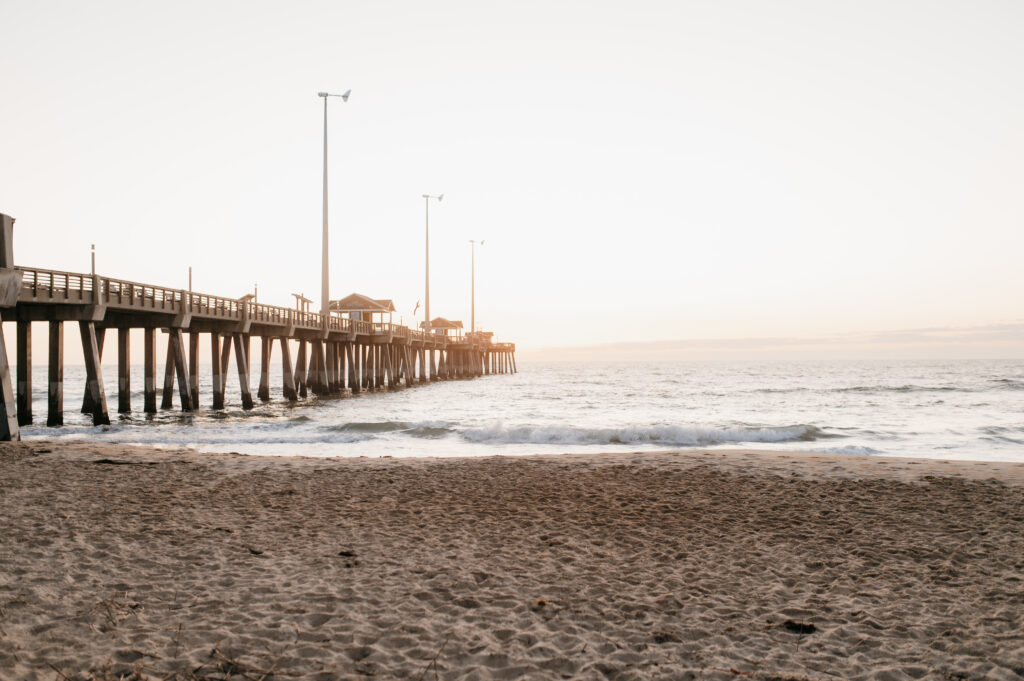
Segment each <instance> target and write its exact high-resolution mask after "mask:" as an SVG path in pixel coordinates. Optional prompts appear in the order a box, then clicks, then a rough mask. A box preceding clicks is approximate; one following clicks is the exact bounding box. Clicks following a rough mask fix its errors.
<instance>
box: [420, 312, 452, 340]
mask: <svg viewBox="0 0 1024 681" xmlns="http://www.w3.org/2000/svg"><path fill="white" fill-rule="evenodd" d="M420 328H421V329H426V328H427V323H426V322H420ZM430 331H431V332H432V333H436V334H438V335H441V336H461V335H462V322H460V321H458V320H456V321H451V320H449V319H445V318H444V317H434V320H433V321H432V322H430Z"/></svg>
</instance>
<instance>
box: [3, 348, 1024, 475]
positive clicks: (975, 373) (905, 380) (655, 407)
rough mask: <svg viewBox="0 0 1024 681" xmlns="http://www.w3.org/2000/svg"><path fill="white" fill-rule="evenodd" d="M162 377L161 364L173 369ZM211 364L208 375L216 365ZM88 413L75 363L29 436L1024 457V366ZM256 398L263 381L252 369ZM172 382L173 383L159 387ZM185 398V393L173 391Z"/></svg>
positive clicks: (175, 442) (137, 400)
mask: <svg viewBox="0 0 1024 681" xmlns="http://www.w3.org/2000/svg"><path fill="white" fill-rule="evenodd" d="M161 369H162V367H161ZM203 369H204V370H206V369H207V367H206V366H205V365H204V367H203ZM33 371H34V376H35V377H36V380H35V383H36V391H35V394H34V395H33V397H34V400H33V411H34V414H35V418H36V422H37V424H39V423H43V424H45V421H46V393H45V390H44V389H43V386H44V385H45V379H46V367H45V366H37V367H34V369H33ZM142 375H143V373H142V366H141V365H139V366H136V367H133V370H132V387H133V391H132V409H133V412H132V413H131V414H130V415H118V414H117V413H116V412H117V380H116V369H115V367H114V366H104V378H105V385H106V391H107V402H108V407H109V409H110V415H111V421H112V424H111V425H110V426H109V427H93V426H92V425H91V419H90V418H89V417H88V416H86V415H83V414H80V413H78V408H79V407H80V406H81V395H82V392H83V390H84V381H85V372H84V369H83V368H82V367H67V368H66V369H65V396H64V400H65V404H64V406H65V416H64V419H65V425H64V426H63V427H59V428H46V427H45V426H44V425H29V426H24V427H23V429H22V435H23V438H24V439H39V438H48V439H58V440H60V439H75V440H91V441H111V442H124V443H138V444H144V445H157V446H169V447H170V446H173V447H178V446H185V447H190V448H194V449H197V450H199V451H204V452H241V453H249V454H269V455H302V456H366V457H380V456H392V457H409V456H488V455H495V454H506V455H515V454H536V453H567V452H589V453H593V452H621V451H640V450H645V451H650V450H659V449H684V448H694V447H699V448H712V449H714V448H718V449H729V448H757V449H773V450H804V451H817V452H825V453H828V454H835V455H836V456H849V455H865V456H899V457H930V458H941V459H965V460H980V461H1024V361H1020V360H1000V361H995V360H993V361H987V360H986V361H982V360H977V361H974V360H958V361H888V362H887V361H758V362H671V363H664V362H657V363H656V362H637V363H624V362H609V363H539V362H538V363H532V362H527V361H520V362H519V373H518V374H514V375H509V374H504V375H495V376H485V377H482V378H477V379H472V380H462V381H445V382H438V383H431V384H429V385H423V386H416V387H414V388H409V389H404V390H399V391H396V392H376V393H363V394H360V395H358V396H356V397H350V396H349V397H340V398H331V399H324V400H318V399H315V398H310V399H307V400H300V401H299V402H298V403H296V404H293V405H289V404H288V403H287V402H285V401H284V400H283V399H282V396H281V388H280V383H281V380H280V367H279V366H275V367H274V372H273V373H272V379H273V381H272V395H271V397H272V400H271V402H269V403H266V404H260V403H259V401H258V400H257V406H256V408H255V409H253V410H251V411H243V410H242V409H241V406H240V399H239V396H238V392H237V391H238V384H237V375H235V374H234V373H230V374H229V379H228V409H226V410H224V411H216V412H215V411H212V410H211V409H210V408H209V407H210V400H211V391H210V382H209V381H210V377H209V373H208V372H207V374H206V376H204V377H203V380H202V382H201V404H200V411H199V412H197V413H195V414H183V413H182V412H180V411H179V410H178V409H174V410H173V411H166V412H163V411H162V412H160V413H158V414H156V415H153V416H147V415H145V414H143V412H142V402H143V400H142V391H141V388H142ZM252 381H253V386H254V387H253V392H254V394H255V385H256V383H257V382H258V372H257V371H255V370H254V372H253V376H252ZM161 385H162V381H161ZM174 399H175V405H177V402H178V395H177V391H175V395H174Z"/></svg>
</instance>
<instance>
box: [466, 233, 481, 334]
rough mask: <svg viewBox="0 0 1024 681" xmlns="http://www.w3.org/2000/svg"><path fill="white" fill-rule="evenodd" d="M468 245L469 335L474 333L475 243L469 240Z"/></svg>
mask: <svg viewBox="0 0 1024 681" xmlns="http://www.w3.org/2000/svg"><path fill="white" fill-rule="evenodd" d="M469 243H470V244H472V245H471V246H470V247H469V252H470V270H469V272H470V274H469V330H470V332H471V333H476V241H475V240H473V239H470V240H469ZM480 245H481V246H483V245H484V240H483V239H481V240H480Z"/></svg>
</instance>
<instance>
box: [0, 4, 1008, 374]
mask: <svg viewBox="0 0 1024 681" xmlns="http://www.w3.org/2000/svg"><path fill="white" fill-rule="evenodd" d="M0 26H3V34H4V38H3V49H2V51H0V83H2V92H3V96H2V98H0V159H2V160H0V212H4V213H7V214H10V215H13V216H14V217H15V218H17V220H18V222H17V225H16V227H15V258H16V261H17V262H18V263H19V264H23V265H32V266H39V267H45V268H51V269H62V270H72V271H88V268H89V245H90V244H91V243H95V244H96V248H97V253H98V271H99V272H100V274H103V275H108V276H116V277H122V278H126V279H133V280H136V281H144V282H147V283H153V284H158V285H168V286H178V287H182V288H184V287H186V286H187V268H188V266H189V265H191V266H192V267H193V268H194V282H195V289H196V290H197V291H202V292H206V293H213V294H217V295H228V296H240V295H243V294H244V293H246V292H248V291H251V289H252V286H253V284H254V283H258V284H259V297H260V301H261V302H268V303H276V304H280V305H291V304H292V298H291V296H290V295H289V294H291V293H292V292H304V293H306V294H307V295H308V296H309V297H311V298H314V299H318V298H319V288H320V287H319V280H320V230H321V215H320V201H321V173H322V167H321V162H322V125H323V120H322V116H323V109H322V100H321V99H319V98H318V97H317V96H316V93H317V92H318V91H320V90H330V91H332V92H343V91H344V90H346V89H348V88H351V89H352V97H351V100H350V101H349V103H348V104H343V103H342V102H341V100H340V99H332V100H331V102H330V110H329V126H330V138H329V141H330V185H329V194H330V205H331V213H330V224H331V239H332V248H331V262H332V268H331V291H332V297H336V298H340V297H342V296H343V295H346V294H348V293H350V292H352V291H358V292H360V293H365V294H367V295H370V296H373V297H380V298H385V297H387V298H393V299H394V300H395V303H396V305H397V307H398V308H399V313H398V314H397V315H396V321H397V319H398V316H403V317H404V321H405V322H406V323H409V322H410V320H411V317H412V310H413V307H414V306H415V304H416V301H417V300H420V299H422V297H423V283H424V282H423V266H424V263H423V231H424V224H423V223H424V216H423V200H422V199H421V198H420V196H421V195H422V194H424V193H432V194H437V193H442V192H443V193H444V194H445V199H444V202H443V203H441V204H440V205H437V204H433V205H432V206H431V237H432V238H431V275H432V276H431V308H432V309H431V312H432V313H433V314H434V315H443V316H447V317H450V318H456V319H462V320H464V321H465V322H466V324H467V325H468V323H469V316H470V311H469V304H470V290H469V289H470V250H469V249H470V246H469V243H468V240H469V239H478V240H479V239H484V240H486V245H485V246H483V247H482V248H478V250H477V321H478V324H480V325H482V326H484V327H485V328H487V329H490V330H493V331H495V332H496V334H497V336H498V337H499V338H501V339H507V340H513V341H516V342H517V343H518V344H519V347H520V348H521V349H524V350H527V351H528V350H530V349H536V348H545V347H552V346H581V345H588V344H592V343H615V342H624V341H643V342H649V341H668V340H674V339H717V338H787V339H793V338H797V339H799V338H804V337H832V336H833V335H835V334H839V335H842V334H851V333H874V332H881V331H886V330H894V329H919V328H928V329H931V328H947V327H950V328H958V329H959V328H970V327H985V328H987V327H989V326H992V325H1001V324H1016V323H1019V322H1020V321H1022V320H1024V311H1022V302H1024V295H1022V291H1024V266H1022V265H1021V257H1022V254H1024V88H1022V87H1021V74H1022V73H1024V40H1022V39H1021V36H1022V35H1024V3H1021V2H1016V1H1007V2H979V1H974V0H972V1H964V2H936V1H934V0H928V1H922V2H900V1H892V0H887V1H885V2H859V1H858V2H818V1H808V2H791V1H773V2H761V1H751V2H718V1H707V2H685V1H672V2H650V1H648V2H645V1H643V0H639V1H638V0H631V1H630V2H625V1H622V2H595V1H586V2H584V1H580V2H572V1H566V2H514V3H513V2H507V3H487V2H430V3H424V2H387V1H374V2H322V3H315V2H288V3H269V2H230V3H229V2H173V3H169V2H160V3H158V2H65V3H58V2H45V1H31V2H28V1H25V2H17V1H12V0H3V1H2V2H0ZM420 315H422V308H421V311H420ZM1011 328H1019V327H1011ZM38 335H40V336H41V335H43V334H38ZM70 344H71V343H69V345H70ZM1022 346H1024V343H1018V344H1017V350H1015V351H1014V352H1015V353H1016V355H1014V356H1020V355H1021V354H1022V352H1024V351H1022V350H1021V347H1022ZM1011 354H1013V353H1011Z"/></svg>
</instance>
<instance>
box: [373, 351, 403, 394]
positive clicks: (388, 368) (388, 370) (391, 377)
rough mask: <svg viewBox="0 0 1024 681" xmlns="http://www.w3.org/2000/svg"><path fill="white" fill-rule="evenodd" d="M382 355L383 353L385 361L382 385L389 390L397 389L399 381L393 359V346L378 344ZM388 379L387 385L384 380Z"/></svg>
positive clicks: (382, 371)
mask: <svg viewBox="0 0 1024 681" xmlns="http://www.w3.org/2000/svg"><path fill="white" fill-rule="evenodd" d="M377 347H378V348H379V349H380V351H381V355H383V359H384V361H383V362H382V363H381V364H382V366H381V381H380V382H381V385H382V386H383V387H385V388H387V389H388V390H397V389H398V381H396V380H395V365H394V363H393V362H392V361H391V346H389V345H379V346H377ZM385 380H386V381H387V385H386V386H385V385H384V381H385Z"/></svg>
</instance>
